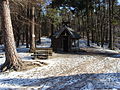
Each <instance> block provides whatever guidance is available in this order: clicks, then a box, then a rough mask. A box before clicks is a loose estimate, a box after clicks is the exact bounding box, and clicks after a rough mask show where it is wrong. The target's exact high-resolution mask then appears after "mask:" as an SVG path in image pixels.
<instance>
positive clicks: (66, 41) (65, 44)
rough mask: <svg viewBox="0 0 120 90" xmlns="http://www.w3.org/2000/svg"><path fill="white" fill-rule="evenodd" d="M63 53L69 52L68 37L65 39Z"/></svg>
mask: <svg viewBox="0 0 120 90" xmlns="http://www.w3.org/2000/svg"><path fill="white" fill-rule="evenodd" d="M63 51H64V52H68V37H67V36H64V38H63Z"/></svg>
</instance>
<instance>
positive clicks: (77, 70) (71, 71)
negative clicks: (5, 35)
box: [0, 38, 120, 90]
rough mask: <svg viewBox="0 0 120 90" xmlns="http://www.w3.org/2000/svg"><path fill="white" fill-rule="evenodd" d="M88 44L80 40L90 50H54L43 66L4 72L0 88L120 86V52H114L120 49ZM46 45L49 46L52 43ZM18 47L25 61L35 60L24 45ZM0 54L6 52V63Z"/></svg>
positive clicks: (54, 89)
mask: <svg viewBox="0 0 120 90" xmlns="http://www.w3.org/2000/svg"><path fill="white" fill-rule="evenodd" d="M44 39H45V38H44ZM45 40H46V39H45ZM47 40H48V39H47ZM43 41H44V40H43ZM48 41H49V40H48ZM85 43H86V41H84V40H81V41H80V44H82V45H81V46H82V49H84V50H86V51H88V52H81V53H74V54H73V53H71V54H70V53H67V54H60V53H59V54H58V53H53V56H52V58H51V59H48V60H41V61H42V62H46V63H48V65H45V66H43V67H36V68H33V69H31V70H27V71H21V72H4V73H0V90H9V89H13V90H18V89H17V88H19V89H21V90H59V89H63V90H95V89H100V90H103V89H113V90H117V89H120V57H119V56H120V55H119V54H114V53H118V52H119V51H113V50H108V49H104V48H101V47H97V46H96V45H93V46H92V47H91V48H88V47H86V44H85ZM44 45H46V46H48V45H50V43H49V44H45V43H44ZM83 45H84V47H83ZM17 50H18V52H19V55H20V57H21V58H22V60H32V59H31V54H30V53H28V51H29V49H26V48H25V47H24V46H22V47H21V48H18V49H17ZM95 52H99V53H97V54H96V53H95ZM91 53H93V54H91ZM106 53H113V55H111V54H110V55H106ZM0 54H2V55H0V56H2V58H0V64H2V63H3V62H4V60H5V56H4V52H2V51H1V52H0ZM104 54H105V55H104ZM24 88H25V89H24Z"/></svg>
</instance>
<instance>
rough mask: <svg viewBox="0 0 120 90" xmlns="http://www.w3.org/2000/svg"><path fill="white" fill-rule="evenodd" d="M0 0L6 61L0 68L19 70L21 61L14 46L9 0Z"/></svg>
mask: <svg viewBox="0 0 120 90" xmlns="http://www.w3.org/2000/svg"><path fill="white" fill-rule="evenodd" d="M1 1H2V15H3V17H2V20H3V21H2V23H3V24H2V25H3V33H4V45H5V56H6V61H5V63H4V64H3V65H2V66H1V68H0V69H1V70H2V71H3V70H7V69H14V70H20V68H21V67H22V61H21V60H20V58H19V56H18V54H17V51H16V46H15V40H14V35H13V28H12V22H11V16H10V8H9V0H1Z"/></svg>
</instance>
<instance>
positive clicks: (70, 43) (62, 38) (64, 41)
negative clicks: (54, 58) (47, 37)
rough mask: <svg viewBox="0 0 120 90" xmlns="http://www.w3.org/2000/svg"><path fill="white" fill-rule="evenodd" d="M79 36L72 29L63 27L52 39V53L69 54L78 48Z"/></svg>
mask: <svg viewBox="0 0 120 90" xmlns="http://www.w3.org/2000/svg"><path fill="white" fill-rule="evenodd" d="M79 39H80V35H79V34H77V32H75V31H74V30H73V29H71V28H69V27H67V26H64V27H62V28H61V29H60V30H59V31H57V32H56V33H54V35H53V37H52V47H53V51H55V52H58V51H63V52H69V51H72V50H73V49H75V48H78V47H79Z"/></svg>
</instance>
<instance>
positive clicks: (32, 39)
mask: <svg viewBox="0 0 120 90" xmlns="http://www.w3.org/2000/svg"><path fill="white" fill-rule="evenodd" d="M34 16H35V7H34V6H33V7H32V27H31V43H30V52H34V49H35V17H34Z"/></svg>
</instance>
